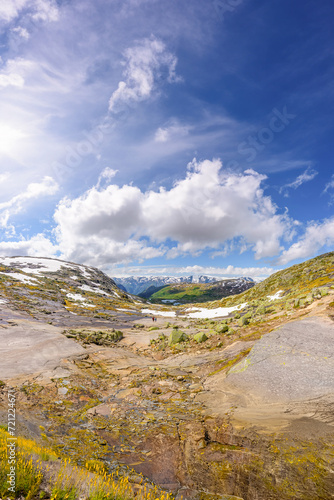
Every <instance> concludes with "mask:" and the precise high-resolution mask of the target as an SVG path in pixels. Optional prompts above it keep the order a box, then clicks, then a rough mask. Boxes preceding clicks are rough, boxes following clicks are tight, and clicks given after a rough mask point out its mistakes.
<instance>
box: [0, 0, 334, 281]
mask: <svg viewBox="0 0 334 500" xmlns="http://www.w3.org/2000/svg"><path fill="white" fill-rule="evenodd" d="M333 18H334V5H333V3H332V2H330V1H329V0H324V1H323V2H321V3H320V4H319V3H317V2H316V1H315V0H308V1H305V0H304V1H303V2H302V1H299V0H295V1H294V2H291V1H288V0H272V1H271V2H266V1H264V0H213V1H210V0H209V1H207V2H203V1H199V0H192V2H185V1H183V2H182V1H180V0H168V1H167V0H122V1H121V0H108V1H106V0H104V1H102V0H97V1H94V2H93V1H92V0H90V1H87V0H80V1H79V0H58V1H53V0H3V2H1V5H0V37H1V43H0V51H1V52H0V55H1V60H0V106H1V113H0V137H1V140H0V187H1V189H0V231H1V241H0V254H2V255H30V256H37V255H38V256H56V257H60V258H63V259H65V260H71V261H75V262H79V263H84V264H88V265H93V266H96V267H100V268H103V269H104V270H106V271H107V272H108V273H110V274H111V275H125V274H216V275H221V276H233V275H236V276H237V275H249V276H266V275H268V274H270V273H271V272H274V271H275V270H276V269H281V268H284V267H287V266H289V265H292V264H294V263H297V262H301V261H303V260H306V259H307V258H310V257H313V256H315V255H318V254H321V253H324V252H327V251H331V250H332V249H333V243H334V216H333V215H334V214H333V207H334V169H333V164H332V156H333V155H332V151H333V144H332V143H333V128H334V126H333V119H332V109H333V95H334V87H333V81H334V74H333V73H334V64H333V52H334V42H333V35H332V31H333V30H332V20H333Z"/></svg>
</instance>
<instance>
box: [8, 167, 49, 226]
mask: <svg viewBox="0 0 334 500" xmlns="http://www.w3.org/2000/svg"><path fill="white" fill-rule="evenodd" d="M57 191H58V184H57V183H56V182H55V181H54V179H53V178H52V177H48V176H46V177H44V179H43V180H42V181H41V182H32V183H30V184H28V186H27V189H26V190H25V191H24V192H22V193H20V194H18V195H16V196H14V197H13V198H11V199H10V200H8V201H5V202H2V203H0V226H1V227H3V228H7V227H8V221H9V219H10V217H11V216H13V215H16V214H18V213H19V212H21V211H22V210H23V209H24V207H25V205H26V203H27V202H28V201H30V200H33V199H38V198H40V197H41V196H52V195H54V194H55V193H56V192H57Z"/></svg>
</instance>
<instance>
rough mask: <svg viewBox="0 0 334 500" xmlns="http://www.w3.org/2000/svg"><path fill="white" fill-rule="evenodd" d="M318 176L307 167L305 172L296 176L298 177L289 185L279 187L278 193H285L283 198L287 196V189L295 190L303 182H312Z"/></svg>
mask: <svg viewBox="0 0 334 500" xmlns="http://www.w3.org/2000/svg"><path fill="white" fill-rule="evenodd" d="M317 175H318V172H317V171H316V170H314V169H312V168H310V167H308V168H307V169H306V170H305V172H303V173H302V174H300V175H298V177H297V178H296V179H295V180H294V181H293V182H291V183H290V184H285V185H284V186H282V187H281V189H280V193H283V192H285V196H288V194H287V190H288V189H289V188H292V189H297V188H299V187H300V186H301V185H302V184H304V183H305V182H309V181H312V180H313V179H314V178H315V177H316V176H317Z"/></svg>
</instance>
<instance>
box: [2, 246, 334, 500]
mask: <svg viewBox="0 0 334 500" xmlns="http://www.w3.org/2000/svg"><path fill="white" fill-rule="evenodd" d="M0 264H1V269H0V277H1V278H0V295H1V296H0V300H1V315H0V318H1V322H0V327H1V329H0V353H1V359H2V361H1V366H0V379H1V382H0V390H1V403H0V423H1V424H2V425H3V426H4V428H5V426H6V425H7V407H8V394H9V392H8V391H9V390H10V388H13V390H14V391H15V394H16V414H17V431H16V432H17V434H18V435H21V436H24V437H25V439H28V438H29V439H33V440H34V441H33V442H34V443H36V445H34V446H35V448H34V450H37V449H39V448H37V447H38V446H44V447H46V448H48V449H49V450H52V451H49V452H48V453H49V455H48V459H46V457H45V456H44V455H45V453H44V455H42V456H43V457H44V458H43V459H42V460H40V461H39V462H38V466H39V467H41V468H42V476H43V478H44V479H43V480H42V479H41V481H40V483H39V485H38V488H37V489H36V490H35V493H33V494H31V495H30V497H29V498H50V497H51V498H56V497H55V496H54V495H55V493H54V491H53V490H52V484H53V483H52V481H51V483H52V484H51V486H50V481H49V482H48V481H47V480H46V479H45V478H47V477H48V474H51V472H52V471H56V470H58V469H59V467H61V465H60V464H65V466H64V467H65V468H66V467H70V465H69V463H70V462H71V464H72V463H73V467H74V464H75V467H79V468H80V470H81V471H82V470H86V471H90V472H87V474H88V473H89V474H91V471H92V470H93V469H92V467H93V466H92V461H93V462H94V467H95V469H94V471H100V470H103V471H104V472H103V474H104V475H105V476H103V477H105V478H107V475H113V474H114V475H113V476H112V477H116V476H115V474H116V475H117V481H118V482H119V481H123V480H124V478H125V479H126V482H127V484H128V485H129V488H130V490H131V493H128V496H125V495H124V496H122V497H121V496H119V498H147V499H149V498H152V499H153V500H154V499H155V498H167V493H166V494H165V495H166V496H165V497H163V495H164V494H163V492H161V491H160V490H159V492H158V490H156V486H155V485H158V486H159V487H161V488H162V489H163V490H168V491H169V492H170V493H172V494H173V495H174V498H176V499H181V498H183V499H184V500H187V499H188V500H216V499H217V500H218V499H230V500H232V499H243V500H271V499H272V500H292V499H301V500H306V499H307V500H318V499H319V500H320V499H322V500H327V499H331V498H333V492H334V473H333V469H334V418H333V415H334V413H333V408H334V397H333V394H334V390H333V389H334V378H333V373H334V342H333V340H334V326H333V319H334V297H333V295H334V253H331V254H326V255H323V256H320V257H317V258H316V259H313V260H311V261H308V262H306V263H304V264H301V265H298V266H293V267H292V268H289V269H287V270H284V271H281V272H279V273H276V274H275V275H273V276H271V277H269V278H268V279H267V280H265V281H263V282H262V283H259V284H257V285H256V286H254V287H252V288H251V289H249V290H247V291H245V292H243V293H241V294H239V295H235V296H233V297H228V298H225V299H222V300H220V301H213V302H209V303H207V304H205V307H204V305H203V304H200V305H193V307H189V305H188V306H179V307H175V306H173V307H170V306H167V305H156V304H155V305H154V306H152V305H148V304H147V303H145V302H144V301H142V300H140V299H138V298H137V297H133V296H131V295H129V294H127V293H124V292H122V291H121V290H119V289H118V288H117V287H116V285H115V283H114V281H113V280H111V279H110V278H107V277H106V276H105V275H103V273H101V272H100V271H98V270H96V269H93V268H87V267H85V266H78V265H76V264H71V263H64V262H61V261H54V260H49V259H29V258H11V259H1V261H0ZM152 316H154V317H155V318H156V319H157V321H152ZM0 430H1V429H0ZM0 437H1V436H0ZM22 446H23V445H22ZM29 446H30V445H29ZM31 446H32V445H31ZM36 453H37V452H35V455H34V457H35V460H37V459H36ZM52 454H55V455H54V457H55V458H54V459H53V461H52V460H51V458H50V457H52V456H53V455H52ZM38 456H41V455H38ZM0 458H1V453H0ZM66 460H67V462H66ZM69 460H70V462H69ZM36 466H37V465H36ZM50 471H51V472H50ZM0 474H1V472H0ZM76 474H77V473H76ZM78 474H79V473H78ZM80 474H81V472H80ZM70 476H71V477H72V480H73V481H74V479H73V477H74V476H75V474H74V475H73V474H70ZM1 477H2V478H3V479H2V480H3V483H2V485H1ZM4 477H5V476H1V475H0V496H1V495H3V496H2V498H4V497H5V498H7V496H8V494H7V493H6V496H5V490H4V487H3V484H4ZM80 477H81V476H80ZM82 477H84V479H82V480H80V481H81V482H80V485H79V483H78V484H77V483H76V484H77V485H76V488H77V489H76V493H75V495H73V496H72V497H71V498H73V500H75V498H79V497H80V498H93V496H92V495H91V494H90V493H89V492H90V490H89V486H87V481H88V479H87V477H86V476H85V475H84V474H83V473H82ZM101 477H102V476H101ZM62 480H63V479H62ZM103 480H104V479H103ZM101 481H102V479H101ZM108 484H109V483H108ZM117 484H118V483H117ZM122 484H123V483H122ZM1 486H2V489H1ZM130 490H129V491H130ZM22 491H23V490H22ZM22 495H23V496H24V497H26V496H27V495H26V494H23V493H22ZM140 495H141V496H140ZM149 495H153V496H149ZM94 498H95V497H94ZM99 498H101V499H104V498H107V497H106V496H100V497H99ZM108 498H109V497H108ZM110 498H111V497H110ZM112 498H114V497H112ZM169 498H170V497H169Z"/></svg>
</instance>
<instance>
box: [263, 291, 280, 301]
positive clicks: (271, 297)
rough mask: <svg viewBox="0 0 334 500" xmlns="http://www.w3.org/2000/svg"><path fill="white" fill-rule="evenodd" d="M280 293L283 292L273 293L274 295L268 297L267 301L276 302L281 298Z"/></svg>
mask: <svg viewBox="0 0 334 500" xmlns="http://www.w3.org/2000/svg"><path fill="white" fill-rule="evenodd" d="M282 293H284V290H279V291H278V292H276V293H275V295H268V296H267V299H269V300H277V299H280V298H281V295H282Z"/></svg>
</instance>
